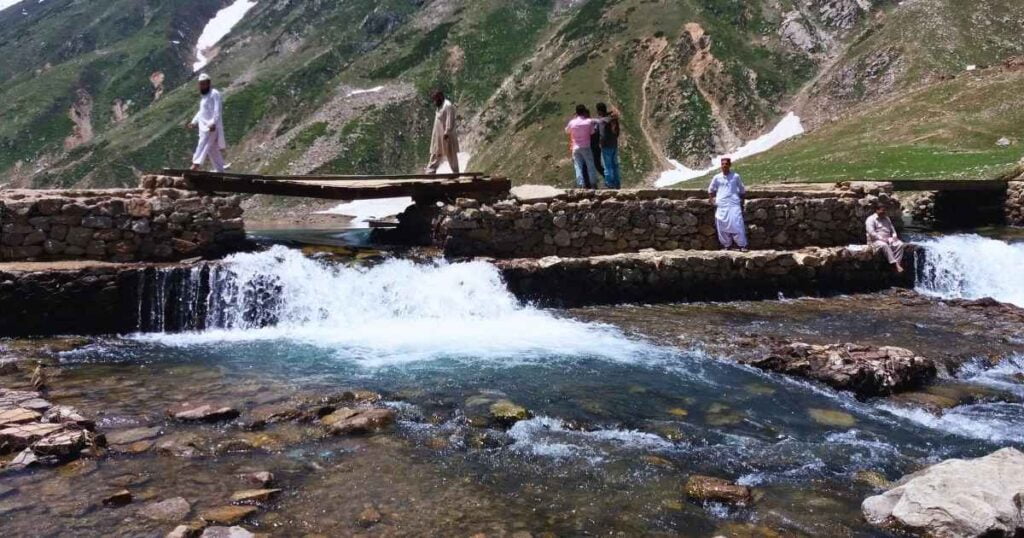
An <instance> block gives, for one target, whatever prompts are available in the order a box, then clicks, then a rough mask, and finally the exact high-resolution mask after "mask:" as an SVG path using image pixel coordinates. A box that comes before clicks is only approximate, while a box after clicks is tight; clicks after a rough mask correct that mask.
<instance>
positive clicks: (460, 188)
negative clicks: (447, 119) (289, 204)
mask: <svg viewBox="0 0 1024 538" xmlns="http://www.w3.org/2000/svg"><path fill="white" fill-rule="evenodd" d="M186 177H187V178H188V179H189V181H190V182H192V184H193V185H194V186H195V187H196V188H197V189H200V190H210V191H221V192H232V193H240V194H243V193H244V194H272V195H277V196H295V197H303V198H322V199H327V200H365V199H373V198H398V197H402V196H411V197H414V198H431V197H436V198H451V197H456V196H459V195H465V194H474V193H500V192H508V191H509V190H510V189H511V188H512V183H511V182H510V181H509V180H508V179H504V178H478V179H473V180H469V181H457V182H453V181H444V180H429V181H427V180H421V181H417V182H378V184H376V185H365V184H361V182H353V183H351V184H349V185H344V184H323V183H315V182H305V181H278V180H262V179H249V178H237V177H231V176H229V175H227V174H224V175H220V174H218V175H205V174H201V175H194V176H193V175H187V176H186Z"/></svg>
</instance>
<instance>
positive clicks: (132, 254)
mask: <svg viewBox="0 0 1024 538" xmlns="http://www.w3.org/2000/svg"><path fill="white" fill-rule="evenodd" d="M240 202H241V200H240V198H239V197H237V196H228V197H222V196H207V195H201V194H199V193H196V192H193V191H186V190H179V189H173V188H158V189H154V190H143V189H116V190H115V189H112V190H97V191H33V190H11V191H0V226H2V232H3V236H2V238H0V260H3V261H14V260H66V259H92V260H104V261H115V262H126V261H169V260H180V259H184V258H189V257H193V256H199V255H209V254H218V253H221V252H225V251H230V250H232V249H234V248H236V247H237V246H238V245H240V244H241V243H242V242H243V241H244V240H245V229H244V228H245V227H244V224H243V222H242V218H241V217H242V208H241V206H240Z"/></svg>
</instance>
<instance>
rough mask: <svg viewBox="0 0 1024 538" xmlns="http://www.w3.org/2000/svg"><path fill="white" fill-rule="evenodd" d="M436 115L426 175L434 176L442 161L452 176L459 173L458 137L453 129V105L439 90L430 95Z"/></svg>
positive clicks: (454, 128)
mask: <svg viewBox="0 0 1024 538" xmlns="http://www.w3.org/2000/svg"><path fill="white" fill-rule="evenodd" d="M431 99H433V101H434V106H435V107H437V113H436V114H435V115H434V132H433V134H432V135H431V136H430V163H429V164H427V173H428V174H436V173H437V169H438V167H440V166H441V162H442V161H448V166H449V167H451V169H452V173H453V174H458V173H459V136H458V132H457V131H456V127H455V105H453V104H452V102H451V101H449V100H448V99H446V98H445V96H444V92H442V91H441V90H436V91H434V94H433V95H431Z"/></svg>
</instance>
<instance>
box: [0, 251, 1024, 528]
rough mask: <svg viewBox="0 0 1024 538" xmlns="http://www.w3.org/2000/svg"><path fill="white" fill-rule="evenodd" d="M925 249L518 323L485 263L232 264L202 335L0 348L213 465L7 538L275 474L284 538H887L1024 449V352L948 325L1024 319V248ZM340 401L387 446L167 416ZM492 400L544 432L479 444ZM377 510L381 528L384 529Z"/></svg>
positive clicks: (56, 473)
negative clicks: (903, 371)
mask: <svg viewBox="0 0 1024 538" xmlns="http://www.w3.org/2000/svg"><path fill="white" fill-rule="evenodd" d="M922 244H923V245H924V248H926V249H927V253H928V255H927V256H926V261H925V262H923V263H922V264H921V266H920V267H918V269H917V270H918V272H919V287H918V290H916V291H917V294H914V293H911V292H904V295H894V294H876V295H860V296H840V297H834V298H805V299H783V300H780V301H770V302H739V303H728V304H725V303H722V304H713V303H706V304H681V305H653V306H645V305H629V306H620V307H593V308H584V309H573V310H545V309H538V308H535V307H532V306H530V305H524V304H521V303H519V302H518V301H517V300H516V299H515V298H514V297H513V296H512V295H511V294H510V293H509V292H508V291H507V290H506V288H505V286H504V284H503V283H502V281H501V278H500V275H499V273H498V271H497V270H496V269H494V268H493V267H491V266H490V265H488V264H486V263H482V262H472V263H446V262H437V261H432V262H427V263H424V262H421V261H413V260H410V259H406V258H400V257H390V256H383V257H382V258H381V259H376V260H374V261H373V262H372V263H362V262H354V263H334V262H328V261H324V260H321V259H317V258H316V257H310V256H307V255H306V254H304V253H303V252H302V250H300V249H297V248H292V247H289V246H284V245H276V246H273V247H271V248H269V249H268V250H266V251H263V252H259V253H252V254H237V255H234V256H232V257H231V258H230V259H229V261H228V263H226V264H223V266H222V267H220V268H219V269H217V270H216V271H215V272H214V274H212V275H211V277H210V282H211V284H210V287H209V292H208V293H205V294H202V293H198V292H197V293H195V294H193V295H191V296H189V298H188V299H187V300H184V301H181V304H178V305H173V308H178V309H180V312H179V313H178V314H177V315H179V316H186V317H187V316H188V315H189V314H188V313H189V312H190V311H191V310H190V309H195V308H197V305H198V304H199V303H202V306H203V309H204V311H206V312H209V313H210V315H209V319H208V321H207V322H206V325H205V326H204V327H203V328H201V329H197V330H194V331H190V332H183V333H175V334H171V333H159V332H158V333H149V334H135V335H126V336H122V337H113V336H112V337H107V338H100V339H92V340H88V341H85V342H82V343H81V344H80V345H75V346H70V347H73V349H66V350H63V349H62V350H59V351H52V350H51V351H47V350H46V346H47V345H48V343H47V342H33V341H8V342H3V341H0V346H5V347H7V348H8V350H9V351H16V352H17V351H18V350H21V352H24V353H29V354H31V353H38V354H40V355H41V356H45V355H47V354H48V353H49V354H50V355H52V356H53V357H55V358H56V360H57V361H58V362H59V367H60V374H59V375H58V376H56V377H55V378H54V379H53V381H52V385H53V388H52V389H51V392H50V396H49V397H50V399H51V400H53V401H55V402H57V403H61V404H67V405H73V406H75V407H77V408H79V409H81V410H82V411H83V412H85V413H87V414H89V415H91V416H94V417H96V419H97V424H98V427H99V428H100V429H101V430H104V431H108V432H109V431H118V430H125V429H130V428H139V427H150V426H153V427H157V428H159V429H160V437H159V439H162V440H177V441H180V440H181V439H183V438H187V439H188V443H186V444H189V443H190V444H189V446H194V447H196V448H197V449H198V455H192V457H180V456H175V455H168V454H167V453H165V452H160V451H159V450H149V451H143V452H142V453H139V454H111V455H110V456H108V457H105V458H101V459H98V460H95V462H93V461H91V460H90V461H88V462H84V460H83V461H80V462H76V463H73V464H69V465H66V466H64V467H60V468H55V469H49V468H44V469H35V470H31V471H26V472H22V473H17V474H8V475H0V524H2V527H3V529H4V532H3V534H5V535H8V536H30V535H31V536H70V535H73V536H163V535H164V534H166V533H167V532H168V531H170V530H171V528H173V527H174V526H175V524H172V523H167V522H160V521H153V520H151V519H147V518H144V517H141V516H139V515H138V513H137V512H136V511H135V510H134V509H133V507H132V506H128V507H124V508H120V509H110V508H107V507H104V506H100V505H98V503H97V499H99V498H102V497H103V496H105V495H107V494H109V493H110V492H111V490H115V489H120V488H121V487H127V488H128V489H130V490H132V491H133V494H134V496H135V501H134V502H133V505H136V504H137V505H142V504H144V503H146V502H152V501H158V500H162V499H166V498H171V497H177V496H183V497H185V498H186V499H187V500H188V501H189V502H190V503H191V505H192V507H193V509H194V510H196V511H198V510H202V509H204V508H208V507H213V506H218V505H222V504H225V499H226V498H227V497H229V496H230V494H231V493H232V492H233V491H236V490H239V489H244V487H243V485H242V484H241V482H240V481H239V479H238V476H239V475H240V474H242V473H246V472H252V471H256V470H270V471H272V472H273V473H274V474H275V476H276V477H277V485H276V487H279V488H281V489H282V490H283V492H282V493H281V495H280V496H279V497H278V498H277V499H275V500H274V501H273V502H272V503H270V504H269V505H268V506H266V507H264V509H263V510H262V511H260V512H259V513H258V514H257V515H255V516H252V517H250V518H249V519H248V520H246V526H247V527H249V528H251V529H253V530H254V531H257V532H267V533H269V534H270V535H271V536H303V535H326V536H351V535H363V536H471V535H475V534H477V533H484V535H486V536H517V537H518V538H522V537H525V536H526V535H527V534H526V533H528V534H529V535H530V536H589V535H617V536H680V535H682V536H713V535H717V534H722V535H725V536H888V535H887V534H886V533H885V532H884V531H880V530H878V529H875V528H871V527H869V526H868V525H867V524H866V523H864V521H863V519H862V517H861V513H860V503H861V502H862V501H863V499H864V498H865V497H867V496H870V495H873V494H876V493H877V492H879V491H881V489H880V488H881V487H882V486H884V485H885V484H886V483H887V481H892V480H896V479H898V478H900V477H901V476H903V475H905V474H907V473H910V472H913V471H916V470H919V469H921V468H922V467H923V466H925V465H928V464H932V463H936V462H938V461H941V460H943V459H946V458H951V457H975V456H981V455H984V454H987V453H989V452H991V451H993V450H995V449H998V448H1001V447H1005V446H1015V447H1018V448H1024V405H1022V404H1021V401H1022V400H1024V381H1022V379H1024V339H1016V340H1015V339H1014V337H1013V334H1014V331H1015V330H1017V329H1016V328H1014V327H1009V328H1002V329H1000V330H1002V331H1003V332H1001V333H999V336H998V337H997V336H994V334H995V332H993V331H995V330H996V329H995V328H993V326H992V325H991V324H990V322H989V321H987V320H985V319H982V318H978V319H974V318H969V317H965V316H963V315H961V314H960V313H959V312H958V311H956V310H954V309H953V307H951V306H948V305H946V304H945V302H944V301H943V300H951V299H979V298H983V297H993V298H995V299H997V300H999V301H1003V302H1007V303H1013V304H1016V305H1017V306H1022V307H1024V273H1021V272H1020V267H1022V266H1024V243H1022V242H1019V240H1018V239H1016V238H1008V236H1007V237H999V236H998V234H996V236H995V237H992V236H989V237H983V236H980V235H974V234H963V235H953V236H944V237H935V238H931V239H927V240H924V241H922ZM198 289H199V288H197V290H198ZM912 296H917V297H918V298H915V297H912ZM901 301H902V302H901ZM910 301H918V302H915V303H914V304H915V305H916V306H905V305H907V304H910ZM156 307H157V308H160V309H162V310H166V308H167V305H166V304H161V303H159V302H157V305H156ZM734 335H745V336H746V337H747V338H750V339H754V340H756V339H757V338H764V337H768V336H771V337H779V338H783V337H785V338H790V339H798V340H801V341H807V342H811V343H827V342H848V341H852V342H867V343H871V344H874V345H897V346H906V347H910V348H911V349H914V350H915V351H917V352H918V353H920V354H922V355H926V356H935V357H942V358H949V359H950V360H951V361H952V360H953V359H955V361H954V362H955V363H956V367H953V368H950V371H949V372H948V373H944V374H943V376H942V379H941V380H940V381H939V383H938V386H937V387H936V388H934V389H930V390H931V394H934V395H939V396H941V397H949V398H954V396H950V395H951V394H954V393H955V395H956V397H959V395H962V394H970V395H971V396H972V398H971V399H970V401H966V400H965V402H966V403H960V401H957V402H956V403H957V405H955V406H954V407H952V408H951V409H949V410H947V411H946V412H944V413H942V414H941V415H936V414H935V413H932V412H930V411H928V410H925V409H923V408H918V407H913V406H907V405H905V403H904V402H901V401H898V400H896V399H892V398H876V399H869V400H858V399H856V398H854V397H852V396H850V395H848V394H844V393H839V392H836V391H834V390H832V389H829V388H826V387H824V386H822V385H818V384H815V383H811V382H808V381H803V380H799V379H795V378H790V377H785V376H781V375H776V374H771V373H765V372H762V371H760V370H757V369H754V368H750V367H747V366H743V365H741V364H739V363H737V362H736V361H734V360H731V358H730V356H729V354H730V353H731V351H729V350H730V349H733V348H731V347H729V346H730V345H731V340H732V339H733V337H734ZM58 347H59V346H58ZM9 380H10V378H4V377H0V384H3V383H4V382H7V381H9ZM10 383H24V381H19V380H14V381H10ZM7 386H14V385H12V384H8V385H7ZM15 388H24V387H23V386H15ZM340 389H364V390H370V391H375V392H378V393H380V394H381V395H382V397H383V402H384V405H386V406H388V407H390V408H392V409H394V410H396V411H397V414H398V422H397V424H396V426H395V427H394V429H393V430H390V431H389V432H387V433H383V434H378V435H372V436H355V437H324V436H322V435H319V434H318V433H317V431H315V429H314V428H312V427H311V426H309V425H308V424H298V423H288V424H281V425H278V426H275V427H271V428H267V429H266V430H262V431H248V430H244V429H242V428H240V427H238V426H237V425H235V424H230V423H229V424H215V425H202V426H184V425H181V424H178V423H175V422H173V421H168V420H167V419H166V417H165V410H166V409H167V408H169V407H171V406H172V405H174V404H176V403H179V402H183V401H190V400H196V399H211V398H212V399H213V400H215V401H217V402H219V403H223V404H226V405H231V406H233V407H236V408H238V409H240V410H242V411H243V418H244V413H245V411H246V410H251V409H254V408H258V407H259V406H263V405H269V404H274V403H275V402H281V401H285V400H287V399H289V398H294V397H296V396H301V395H319V394H328V393H331V392H334V391H337V390H340ZM500 400H510V401H512V402H515V403H516V404H518V405H521V406H523V407H525V408H526V409H528V410H529V412H530V414H531V415H532V418H529V419H526V420H522V421H519V422H517V423H515V424H514V425H513V426H511V427H510V428H507V429H505V428H498V427H493V426H488V427H481V426H480V425H479V423H478V422H476V421H475V420H474V418H475V416H476V415H478V414H480V413H481V409H487V407H488V406H489V405H490V404H492V403H494V402H496V401H500ZM239 440H242V441H239ZM158 444H159V441H158ZM179 444H180V443H179ZM83 462H84V463H83ZM690 474H703V475H711V476H719V477H723V478H728V479H730V480H735V481H737V482H738V483H740V484H743V485H747V486H751V487H753V488H754V492H755V500H754V503H753V504H752V506H750V507H745V508H742V507H731V506H726V505H724V504H717V503H707V504H700V503H695V502H692V501H688V500H687V499H686V498H685V496H684V495H683V493H682V483H683V482H684V481H685V479H686V477H687V476H688V475H690ZM368 508H372V509H373V510H375V511H376V512H378V515H380V516H381V517H380V518H379V520H377V521H372V522H370V523H369V524H367V521H366V518H365V517H364V516H362V515H361V514H363V513H364V511H365V510H367V509H368ZM516 533H518V534H516Z"/></svg>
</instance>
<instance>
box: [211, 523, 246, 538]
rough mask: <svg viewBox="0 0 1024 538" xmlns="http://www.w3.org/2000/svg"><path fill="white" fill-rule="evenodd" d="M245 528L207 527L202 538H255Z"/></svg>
mask: <svg viewBox="0 0 1024 538" xmlns="http://www.w3.org/2000/svg"><path fill="white" fill-rule="evenodd" d="M255 536H256V535H255V534H253V533H251V532H249V531H248V530H246V529H245V527H237V526H236V527H208V528H207V529H206V530H205V531H203V536H202V538H255Z"/></svg>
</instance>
